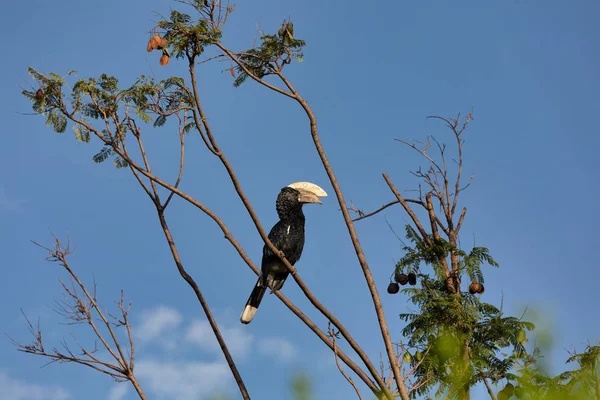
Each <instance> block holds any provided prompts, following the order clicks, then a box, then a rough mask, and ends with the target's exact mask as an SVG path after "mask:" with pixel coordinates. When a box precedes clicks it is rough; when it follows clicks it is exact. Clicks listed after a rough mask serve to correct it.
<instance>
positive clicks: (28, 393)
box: [0, 371, 71, 400]
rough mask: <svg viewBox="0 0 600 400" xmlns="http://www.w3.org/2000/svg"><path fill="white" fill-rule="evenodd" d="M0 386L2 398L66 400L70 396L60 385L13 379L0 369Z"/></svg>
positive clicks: (10, 399) (5, 399) (6, 399)
mask: <svg viewBox="0 0 600 400" xmlns="http://www.w3.org/2000/svg"><path fill="white" fill-rule="evenodd" d="M0 388H1V389H0V392H1V397H2V400H68V399H70V398H71V395H70V394H69V393H68V392H67V391H66V390H64V389H62V388H61V387H58V386H55V385H53V386H47V385H37V384H34V383H31V382H28V381H24V380H20V379H13V378H11V377H10V376H8V374H6V373H5V372H2V371H0Z"/></svg>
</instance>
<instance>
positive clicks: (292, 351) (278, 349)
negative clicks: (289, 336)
mask: <svg viewBox="0 0 600 400" xmlns="http://www.w3.org/2000/svg"><path fill="white" fill-rule="evenodd" d="M258 350H259V351H260V352H261V353H262V354H263V355H265V356H269V357H273V358H275V359H276V360H279V361H289V360H291V359H292V358H294V357H295V356H296V354H297V353H298V352H297V351H296V348H295V347H294V345H293V344H291V343H290V342H288V341H287V340H285V339H283V338H277V337H271V338H265V339H261V340H260V342H259V344H258Z"/></svg>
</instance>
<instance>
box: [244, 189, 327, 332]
mask: <svg viewBox="0 0 600 400" xmlns="http://www.w3.org/2000/svg"><path fill="white" fill-rule="evenodd" d="M319 196H322V197H324V196H327V193H325V191H324V190H323V189H321V188H320V187H319V186H317V185H315V184H313V183H310V182H296V183H292V184H291V185H289V186H287V187H284V188H283V189H281V192H279V195H278V196H277V201H276V203H275V208H276V210H277V214H278V215H279V222H277V223H276V224H275V226H273V228H271V232H269V240H270V241H271V243H273V245H274V246H275V247H276V248H277V249H278V250H279V251H281V252H283V255H284V256H285V258H286V259H287V260H288V261H289V262H290V264H292V265H294V264H295V263H296V262H297V261H298V260H299V259H300V256H301V255H302V249H303V248H304V214H303V213H302V205H303V204H306V203H317V204H323V203H321V200H319ZM288 274H289V270H288V269H287V267H286V266H285V264H283V262H282V261H281V260H280V259H279V256H278V255H277V254H275V253H273V252H272V251H271V249H269V248H268V247H267V245H265V246H264V247H263V256H262V265H261V273H260V276H259V277H258V281H257V282H256V285H255V286H254V289H253V290H252V293H251V294H250V297H249V298H248V301H247V302H246V306H245V307H244V311H243V312H242V315H241V316H240V322H241V323H242V324H248V323H250V321H252V318H254V314H255V313H256V310H257V309H258V306H259V305H260V302H261V300H262V298H263V296H264V294H265V292H266V290H267V288H270V289H271V293H272V292H274V291H277V290H279V289H281V288H282V287H283V284H284V283H285V279H286V278H287V277H288Z"/></svg>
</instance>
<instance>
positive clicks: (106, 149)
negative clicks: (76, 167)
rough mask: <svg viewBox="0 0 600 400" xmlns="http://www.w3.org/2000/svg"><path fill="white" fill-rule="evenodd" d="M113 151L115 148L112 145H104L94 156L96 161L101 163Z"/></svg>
mask: <svg viewBox="0 0 600 400" xmlns="http://www.w3.org/2000/svg"><path fill="white" fill-rule="evenodd" d="M112 153H113V149H112V147H110V146H104V147H103V148H102V149H100V151H99V152H98V153H97V154H95V155H94V157H92V159H93V160H94V162H95V163H101V162H104V161H106V159H107V158H108V157H109V156H110V155H111V154H112Z"/></svg>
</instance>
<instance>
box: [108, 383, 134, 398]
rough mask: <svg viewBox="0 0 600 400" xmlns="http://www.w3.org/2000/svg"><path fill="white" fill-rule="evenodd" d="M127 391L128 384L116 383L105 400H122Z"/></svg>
mask: <svg viewBox="0 0 600 400" xmlns="http://www.w3.org/2000/svg"><path fill="white" fill-rule="evenodd" d="M128 391H129V382H121V383H117V384H116V385H115V386H113V387H112V388H111V389H110V391H109V392H108V397H107V398H106V399H107V400H123V399H124V398H125V395H126V394H127V392H128Z"/></svg>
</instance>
